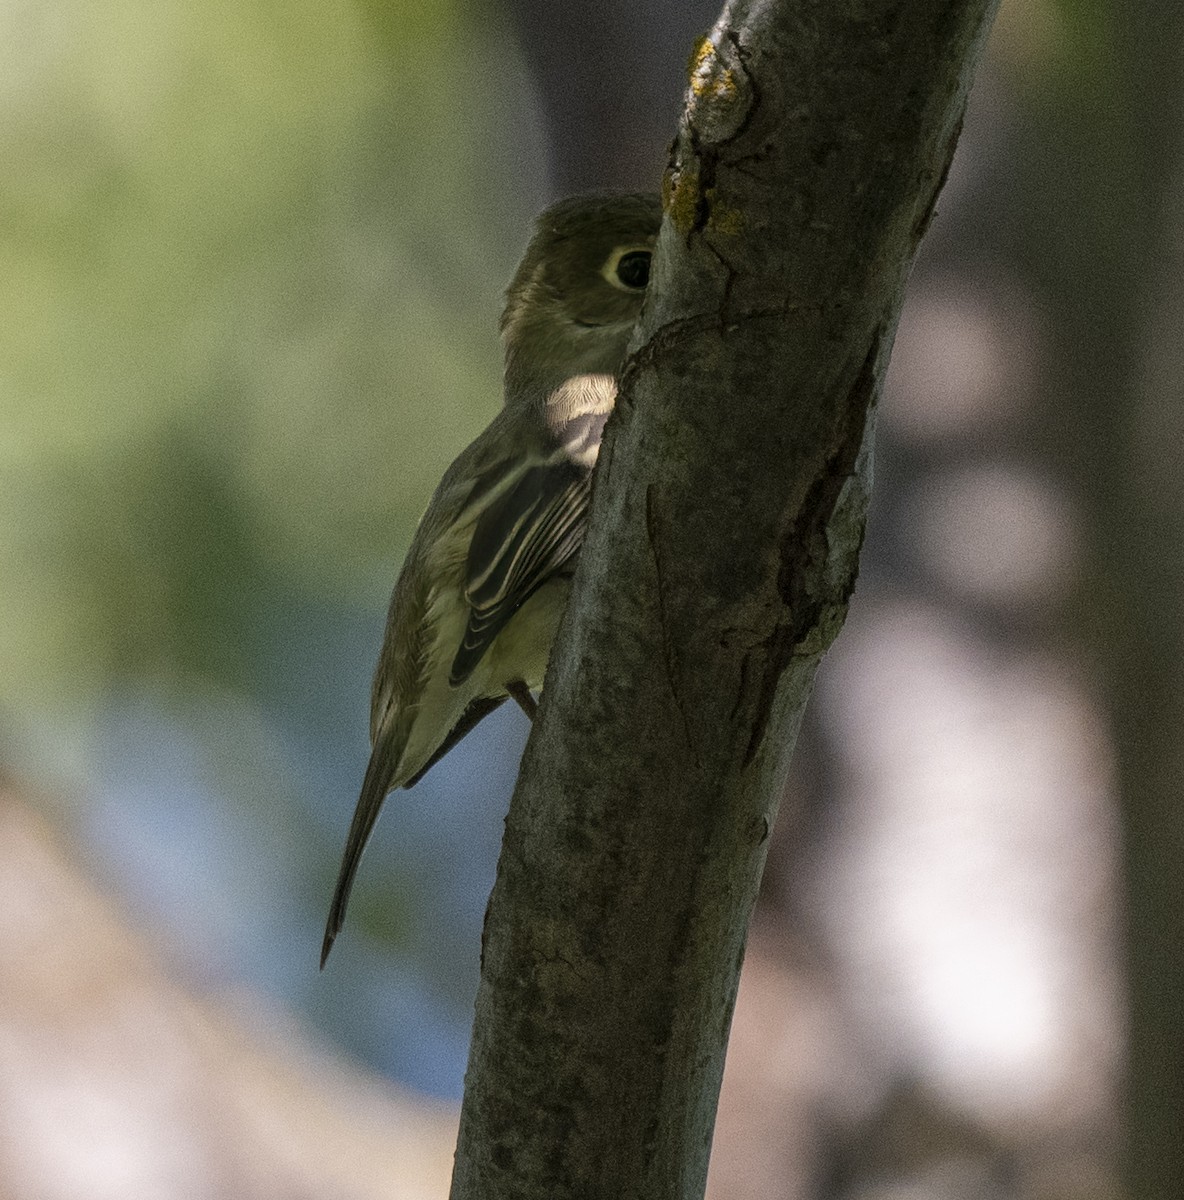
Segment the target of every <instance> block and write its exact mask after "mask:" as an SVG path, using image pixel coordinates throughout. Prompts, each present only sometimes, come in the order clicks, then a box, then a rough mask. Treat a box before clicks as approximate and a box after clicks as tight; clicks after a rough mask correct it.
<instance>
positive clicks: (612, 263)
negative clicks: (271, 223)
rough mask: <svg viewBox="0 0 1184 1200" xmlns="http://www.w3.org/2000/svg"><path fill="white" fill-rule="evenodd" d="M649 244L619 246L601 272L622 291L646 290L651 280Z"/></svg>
mask: <svg viewBox="0 0 1184 1200" xmlns="http://www.w3.org/2000/svg"><path fill="white" fill-rule="evenodd" d="M651 254H652V250H651V249H650V247H649V246H618V247H617V248H616V249H615V250H614V251H613V252H612V254H610V255H609V258H608V262H606V263H605V264H604V266H603V267H602V268H601V270H600V273H601V275H603V276H604V278H605V279H607V280H608V281H609V283H611V284H612V285H613V287H615V288H619V289H620V290H621V291H622V292H644V291H645V286H646V284H647V283H649V281H650V256H651Z"/></svg>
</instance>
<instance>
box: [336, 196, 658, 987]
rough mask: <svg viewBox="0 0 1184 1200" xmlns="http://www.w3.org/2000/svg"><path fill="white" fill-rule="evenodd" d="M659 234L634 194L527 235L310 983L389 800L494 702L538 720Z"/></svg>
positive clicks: (393, 616)
mask: <svg viewBox="0 0 1184 1200" xmlns="http://www.w3.org/2000/svg"><path fill="white" fill-rule="evenodd" d="M661 218H662V209H661V202H660V201H659V199H658V197H657V196H654V195H648V194H635V193H629V194H620V195H608V194H599V195H586V196H574V197H572V198H570V199H567V200H562V201H560V202H559V203H558V204H555V205H553V206H552V207H551V208H548V209H547V210H546V211H545V212H544V213H542V215H541V216H540V217H539V218H538V220H537V222H536V227H535V232H534V236H533V237H532V238H531V241H530V244H529V245H528V246H527V249H526V254H525V255H524V256H523V259H522V262H521V263H520V264H519V267H518V270H517V271H516V272H515V274H514V278H513V279H512V280H511V281H510V286H509V288H508V289H507V291H506V306H505V310H504V311H503V313H502V319H501V333H502V341H503V343H504V346H505V383H504V396H505V403H504V405H503V407H502V409H501V410H500V411H499V412H498V414H497V416H495V417H494V419H493V420H492V421H491V422H490V424H489V425H488V427H487V428H486V429H485V431H484V432H483V433H482V434H481V435H480V436H479V437H478V438H477V439H476V441H474V442H473V443H472V444H471V445H470V446H469V447H468V448H467V449H465V450H464V451H462V452H461V454H460V456H459V457H458V458H457V459H456V461H455V462H453V464H452V465H451V466H450V467H449V468H448V470H447V471H446V472H445V473H444V478H443V479H442V480H441V481H440V485H439V487H437V488H436V492H435V495H433V496H432V500H431V503H430V504H429V505H428V508H427V511H426V512H425V513H424V515H423V517H422V519H421V520H420V522H419V527H418V529H417V530H416V532H415V537H414V538H413V540H412V542H411V547H410V549H409V550H408V552H407V557H406V559H405V560H404V563H403V569H402V571H401V572H400V574H399V579H398V582H397V583H396V584H395V591H394V595H393V596H392V597H391V604H390V611H389V613H388V615H387V622H386V633H385V636H384V639H383V644H382V651H381V653H380V655H379V659H378V669H377V671H376V672H375V675H374V685H373V688H372V691H371V697H370V744H371V747H372V750H371V754H370V763H369V765H368V766H367V768H366V776H365V779H364V781H363V783H362V792H361V796H360V797H359V799H358V804H357V808H356V809H355V810H354V817H353V821H352V823H351V825H350V829H349V836H348V838H347V840H346V845H345V853H344V856H343V858H342V861H341V871H340V873H339V875H338V877H337V886H336V887H335V889H334V891H333V901H332V904H331V906H330V909H329V919H328V921H327V923H326V925H325V940H324V943H323V945H322V947H321V966H322V967H323V966H324V965H325V960H326V959H327V958H328V956H329V951H330V950H331V949H332V947H333V941H334V939H335V938H336V937H337V934H338V933H339V932H340V931H341V927H342V923H343V922H344V920H345V909H346V905H347V904H348V902H349V894H350V889H351V887H352V886H353V882H354V876H355V874H356V872H357V869H358V863H359V861H360V860H361V857H362V852H363V850H364V849H365V847H366V842H367V840H368V839H369V837H370V833H371V831H372V830H373V828H374V822H375V821H376V820H377V818H378V812H379V809H380V808H381V807H382V802H383V800H384V799H385V798H386V795H387V793H388V792H391V791H394V789H395V788H400V787H410V786H411V785H412V784H414V783H416V782H417V781H418V780H419V779H420V778H421V777H422V776H423V775H424V773H425V772H426V771H427V770H428V769H429V768H430V767H432V766H434V765H435V763H437V762H438V761H439V760H440V759H441V758H442V757H443V756H444V755H445V754H447V753H448V751H449V750H451V749H452V747H453V746H455V745H456V743H457V742H459V741H460V739H461V738H463V737H464V736H465V734H467V733H468V732H469V731H470V730H471V729H472V728H473V727H474V726H475V725H476V724H477V723H478V722H479V721H480V720H481V719H482V718H483V717H485V716H488V714H489V713H491V712H492V711H493V710H494V709H495V708H497V707H498V706H499V705H500V704H502V703H504V702H505V700H506V699H507V698H509V697H512V698H513V699H514V700H515V701H517V702H518V704H519V705H520V706H521V707H522V708H523V709H524V711H525V712H526V713H527V715H528V716H530V717H531V718H533V716H534V710H535V701H534V697H533V695H532V692H534V691H537V690H538V689H539V688H541V687H542V683H543V675H544V673H545V671H546V667H547V658H548V656H549V654H550V650H551V642H552V640H553V639H554V637H555V630H556V628H557V627H558V624H559V619H560V617H561V616H562V615H563V609H564V606H565V604H566V602H567V595H568V590H569V587H570V583H571V575H572V572H573V570H574V568H575V562H576V555H577V554H578V552H579V549H580V546H581V544H582V542H583V540H584V529H585V524H586V521H587V513H588V499H589V494H590V490H591V479H592V468H593V467H594V466H595V465H596V457H597V454H598V453H599V450H600V438H601V434H602V433H603V431H604V423H605V421H606V420H607V418H608V415H609V413H610V412H611V411H612V407H613V404H614V403H615V401H616V396H617V381H618V379H619V377H620V373H621V368H622V365H623V362H624V358H625V348H626V346H627V344H628V342H629V337H630V334H631V333H632V331H633V326H634V325H635V323H636V321H637V317H638V314H639V313H640V312H641V303H642V299H643V297H644V295H645V289H646V284H647V283H648V282H649V273H650V256H651V254H652V251H653V247H654V242H655V240H656V239H657V234H658V226H659V224H660V222H661Z"/></svg>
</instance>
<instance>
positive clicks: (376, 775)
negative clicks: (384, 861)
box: [321, 736, 397, 969]
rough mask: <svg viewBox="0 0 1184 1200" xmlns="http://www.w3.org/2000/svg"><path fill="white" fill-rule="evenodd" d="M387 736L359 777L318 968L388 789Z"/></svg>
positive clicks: (390, 757) (392, 764)
mask: <svg viewBox="0 0 1184 1200" xmlns="http://www.w3.org/2000/svg"><path fill="white" fill-rule="evenodd" d="M389 743H390V739H387V738H383V737H381V736H380V737H379V738H378V740H377V741H376V742H375V745H374V751H373V753H372V754H371V755H370V762H369V765H368V766H367V767H366V778H365V779H364V780H363V781H362V793H361V795H360V796H359V797H358V806H357V808H355V809H354V819H353V821H351V822H350V827H349V836H348V837H347V838H346V841H345V853H344V854H343V855H342V858H341V870H340V871H339V872H338V875H337V886H336V887H335V888H334V889H333V902H332V904H330V906H329V919H328V920H327V921H326V922H325V940H324V941H323V942H322V943H321V968H322V969H324V966H325V960H326V959H327V958H328V957H329V951H330V950H332V949H333V941H334V939H335V938H336V937H337V935H338V934H339V933H340V932H341V927H342V925H343V924H344V923H345V910H346V906H347V905H348V904H349V894H350V891H351V889H352V888H353V886H354V876H355V875H356V874H357V871H358V864H359V863H360V862H361V861H362V852H363V851H364V850H365V849H366V843H367V842H368V841H369V840H370V834H371V832H372V831H373V829H374V822H375V821H377V820H378V813H379V810H380V809H381V808H382V802H383V800H385V799H386V794H387V792H389V791H390V790H391V784H392V781H393V779H394V775H395V770H396V766H397V756H396V755H395V754H393V753H392V752H391V749H390V744H389Z"/></svg>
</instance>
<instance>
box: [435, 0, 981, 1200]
mask: <svg viewBox="0 0 1184 1200" xmlns="http://www.w3.org/2000/svg"><path fill="white" fill-rule="evenodd" d="M996 3H997V0H958V2H947V3H937V2H935V0H878V2H876V3H868V2H866V0H863V2H855V0H781V2H775V0H764V2H760V0H754V2H749V3H744V2H737V3H733V4H730V5H729V6H728V7H727V8H726V9H725V12H724V14H723V16H722V17H721V18H720V21H719V23H718V24H717V25H716V27H715V29H714V30H713V31H712V33H711V35H710V37H708V38H705V39H703V40H702V42H701V43H700V44H699V45H698V47H697V48H696V49H695V51H694V53H693V55H692V58H691V62H690V67H689V70H690V81H689V89H688V93H687V102H686V109H685V112H684V115H683V119H682V122H681V127H680V131H679V135H678V138H677V140H676V142H675V145H674V148H673V152H672V161H671V164H670V166H669V169H668V171H667V174H666V179H665V183H664V194H665V202H666V214H667V215H666V221H665V223H664V225H663V230H662V234H661V238H660V242H659V248H658V253H657V256H656V260H655V267H654V276H653V280H652V284H651V295H650V298H649V300H648V302H647V308H646V311H645V312H644V313H643V316H642V321H641V325H640V327H639V330H638V335H637V342H636V349H635V353H634V354H633V356H632V358H631V360H630V363H629V366H628V368H627V371H626V378H625V380H624V383H623V387H622V392H621V396H620V399H619V401H618V406H617V411H616V414H615V416H614V418H613V420H612V421H610V425H609V430H608V431H607V434H606V440H605V444H604V447H603V449H602V451H601V462H600V468H599V473H598V481H597V488H596V495H595V497H594V503H593V510H592V517H591V525H590V529H589V534H588V539H587V542H586V544H585V548H584V550H583V555H582V561H581V564H580V569H579V573H578V576H577V580H576V585H575V588H574V590H573V597H572V602H571V605H570V608H569V611H568V614H567V618H566V620H565V623H564V628H563V630H562V631H561V633H560V638H559V643H558V644H557V647H556V652H555V655H554V657H553V661H552V666H551V670H550V674H549V676H548V681H547V694H546V700H545V702H544V703H543V705H542V707H541V710H540V714H539V719H538V721H537V722H536V725H535V730H534V733H533V736H532V738H531V741H530V744H529V746H528V747H527V751H526V755H525V758H524V760H523V767H522V773H521V776H520V778H519V782H518V787H517V790H516V792H515V795H514V799H513V802H512V805H511V809H510V814H509V817H508V819H507V824H506V836H505V841H504V844H503V848H502V856H501V861H500V863H499V867H498V878H497V883H496V885H495V887H494V891H493V895H492V897H491V899H490V906H489V911H488V914H487V918H486V930H485V937H484V944H483V950H482V974H481V984H480V989H479V992H478V997H477V1010H476V1023H475V1028H474V1035H473V1045H472V1050H471V1053H470V1062H469V1073H468V1078H467V1080H466V1087H465V1098H464V1107H463V1110H462V1116H461V1129H460V1137H459V1143H458V1147H457V1158H456V1168H455V1174H454V1177H453V1185H452V1197H453V1200H476V1198H478V1197H480V1198H481V1200H501V1198H503V1197H504V1198H509V1197H515V1198H519V1200H521V1198H528V1197H529V1198H535V1197H537V1198H538V1200H544V1198H545V1200H566V1198H571V1200H576V1198H579V1200H598V1198H601V1197H603V1198H604V1200H610V1198H611V1200H630V1198H639V1200H640V1198H642V1197H644V1198H646V1200H659V1198H661V1200H665V1198H675V1197H678V1198H693V1197H700V1196H702V1194H703V1188H704V1182H705V1178H706V1171H707V1159H708V1154H709V1150H710V1144H711V1135H712V1127H713V1124H714V1119H715V1107H716V1100H717V1097H718V1092H719V1082H720V1077H721V1074H722V1070H723V1061H724V1053H725V1049H726V1045H727V1035H728V1027H729V1023H730V1021H731V1014H732V1007H733V1003H734V1000H735V995H736V986H737V981H738V978H739V971H740V964H741V961H742V958H743V952H744V941H745V933H746V929H747V924H748V918H749V914H750V912H751V910H752V905H753V902H754V900H755V897H756V892H757V888H758V885H759V882H760V876H761V871H762V868H763V865H764V857H765V847H766V842H767V838H768V833H769V828H770V825H771V823H772V821H773V817H774V813H775V810H776V806H777V801H778V799H779V796H780V793H781V790H782V787H783V783H784V778H785V773H786V768H787V765H788V760H789V756H790V753H791V751H792V747H793V743H794V739H795V736H796V731H797V727H798V722H799V720H800V717H801V714H802V710H803V708H804V706H805V703H806V699H807V696H808V694H809V691H810V687H811V684H812V681H813V677H814V671H815V668H816V667H817V664H818V662H819V660H820V658H821V656H822V655H823V653H825V651H826V649H827V647H828V646H829V644H830V642H831V641H832V639H833V638H834V636H835V634H836V633H837V632H838V629H839V627H840V625H841V623H842V620H843V617H844V615H845V612H846V606H847V601H848V598H849V596H850V594H851V589H852V587H853V585H854V580H855V573H856V567H857V559H858V553H859V547H860V542H861V540H862V535H863V525H864V515H865V511H866V502H867V494H868V487H869V484H870V447H871V431H872V422H871V413H872V411H873V408H874V402H875V398H876V395H877V393H878V390H879V386H880V380H881V378H882V375H883V372H884V368H885V367H886V365H887V359H888V354H889V351H890V348H891V342H892V336H893V332H894V330H895V324H896V318H897V313H898V311H899V307H900V302H901V297H902V293H903V288H904V283H905V279H906V277H907V274H908V269H909V266H910V264H911V262H912V259H913V255H914V253H915V251H916V248H917V245H918V243H919V241H920V238H921V236H922V234H923V232H924V230H925V227H926V225H927V223H928V221H929V219H930V216H931V215H932V212H933V206H934V202H935V200H936V197H937V193H938V191H939V189H940V187H941V183H942V180H943V179H944V176H945V172H946V170H947V169H948V166H949V162H950V159H951V157H952V155H953V151H954V146H955V143H956V140H957V135H958V130H959V126H960V122H961V116H962V112H963V110H964V107H965V102H966V95H967V92H968V89H969V85H970V79H971V76H972V73H973V69H974V66H975V63H976V62H977V59H978V55H979V52H980V50H981V47H982V43H983V41H984V39H985V34H986V31H987V29H988V27H989V24H990V19H991V17H992V16H993V14H994V10H995V7H996Z"/></svg>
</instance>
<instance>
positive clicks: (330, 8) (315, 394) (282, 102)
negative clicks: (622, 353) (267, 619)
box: [0, 0, 537, 715]
mask: <svg viewBox="0 0 1184 1200" xmlns="http://www.w3.org/2000/svg"><path fill="white" fill-rule="evenodd" d="M480 15H481V14H480V11H479V10H474V9H472V8H469V7H464V6H459V5H455V4H452V3H448V2H447V0H416V2H415V3H409V2H408V3H382V4H379V3H377V2H372V3H365V4H359V3H350V2H348V0H327V2H326V0H318V2H317V3H312V2H310V0H289V2H288V3H284V4H278V3H267V2H263V0H256V2H251V3H245V4H244V3H231V2H230V0H197V2H196V3H191V2H187V3H181V2H180V0H87V2H86V3H83V2H82V0H75V2H73V3H52V4H46V5H38V6H28V5H26V6H16V7H12V6H10V7H8V8H6V9H5V10H4V11H3V13H0V81H2V82H0V106H2V111H3V121H2V123H0V157H2V158H3V161H4V162H5V164H6V169H5V171H4V173H3V177H2V178H0V280H2V281H3V282H2V284H0V306H2V310H0V320H2V322H3V328H4V338H3V341H4V346H5V349H4V352H3V356H2V360H0V395H2V399H0V579H2V580H3V585H2V586H0V664H2V665H3V670H0V706H3V707H4V708H7V709H8V710H9V712H10V714H22V715H25V714H28V713H30V712H36V711H38V710H41V709H44V708H54V707H57V706H59V705H66V706H68V707H77V706H79V705H81V706H82V707H83V708H85V707H86V706H87V705H88V704H89V703H90V702H91V700H92V699H93V697H94V696H95V695H96V694H97V690H98V689H101V688H102V687H103V686H104V684H105V683H106V682H108V681H109V680H110V679H111V678H112V676H114V675H118V676H124V675H127V674H133V675H147V676H151V677H153V678H155V679H156V680H158V681H161V682H165V683H166V684H167V686H168V687H170V688H180V689H184V688H185V687H186V686H189V682H190V681H192V680H193V678H194V677H195V676H205V677H207V679H210V680H213V681H221V682H222V683H225V684H227V685H230V686H233V687H236V688H242V687H244V686H248V685H249V681H248V680H247V679H246V678H245V677H244V671H245V665H244V656H243V648H242V646H241V644H240V642H241V638H242V636H243V631H244V626H245V623H247V622H249V619H250V613H251V611H252V610H253V609H254V608H255V607H256V606H255V597H254V596H253V592H254V591H256V590H257V589H260V588H265V587H267V586H279V587H281V588H284V589H293V590H295V591H298V592H300V591H303V592H308V593H311V594H313V595H316V596H317V597H319V598H320V599H321V600H323V601H327V602H329V603H332V602H334V601H335V600H339V601H341V602H343V603H349V602H352V603H357V602H359V601H361V602H365V603H371V602H373V600H374V597H375V596H377V595H379V594H381V593H385V592H386V591H387V589H388V588H389V586H390V584H391V581H392V578H393V570H394V565H395V564H396V563H397V561H398V557H399V555H400V553H401V549H402V546H403V545H404V544H405V542H406V540H407V538H408V536H409V534H410V530H411V528H412V527H413V523H414V521H415V519H416V517H417V515H418V512H419V510H420V509H421V508H422V506H423V505H424V503H425V502H426V499H427V496H428V495H429V494H430V491H431V488H432V486H433V484H434V482H435V480H436V479H437V478H438V476H439V473H440V471H441V469H442V468H443V466H444V465H445V464H446V463H447V462H448V460H449V459H450V458H451V457H452V456H453V455H454V454H455V452H456V450H457V449H458V448H459V446H461V445H462V444H463V443H464V442H465V441H466V440H467V439H468V438H469V437H470V436H471V435H472V434H473V433H474V432H475V431H476V430H477V429H478V428H480V426H481V425H482V424H484V422H485V420H487V419H488V415H489V413H490V412H491V410H492V409H493V407H494V406H495V405H496V404H497V403H498V401H499V396H498V379H499V374H500V358H499V350H498V346H497V341H496V318H497V304H498V294H499V290H500V287H501V285H502V283H503V282H504V280H505V278H506V277H507V275H508V273H509V270H510V269H511V267H512V264H513V260H514V258H515V256H516V252H517V249H518V246H519V245H520V244H521V242H522V240H523V237H524V229H525V222H526V220H527V216H528V213H529V210H530V209H531V208H532V207H533V199H532V198H531V197H529V196H524V195H523V192H524V191H525V190H526V189H525V188H524V187H523V185H522V183H521V181H520V180H519V179H518V178H517V177H516V176H515V174H514V172H513V171H512V170H509V169H507V167H508V166H509V165H511V164H510V161H509V160H510V159H511V158H512V155H513V153H514V151H513V149H512V148H513V147H515V146H517V145H520V144H521V129H522V126H523V124H524V123H525V124H526V125H527V126H529V124H530V120H531V112H530V106H529V98H528V96H527V94H526V93H525V91H524V90H523V85H522V83H521V80H522V77H523V72H522V71H521V70H520V69H519V68H518V66H517V59H516V53H517V52H516V49H515V47H514V45H513V43H512V41H511V40H510V39H509V38H508V37H506V36H504V35H503V34H502V33H501V32H500V31H499V30H498V29H497V28H496V27H495V26H494V25H492V24H491V23H490V22H489V21H487V20H479V19H478V17H480ZM508 115H512V116H513V120H512V121H511V120H510V119H509V116H508ZM535 186H536V187H537V181H535Z"/></svg>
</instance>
